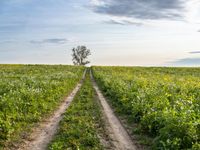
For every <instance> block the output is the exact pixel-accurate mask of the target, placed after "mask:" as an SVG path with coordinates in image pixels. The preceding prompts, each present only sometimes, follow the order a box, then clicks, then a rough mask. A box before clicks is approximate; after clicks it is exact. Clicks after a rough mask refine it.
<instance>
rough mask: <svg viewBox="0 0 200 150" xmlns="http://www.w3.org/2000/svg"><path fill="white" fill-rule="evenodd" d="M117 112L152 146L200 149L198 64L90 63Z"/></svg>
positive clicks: (199, 71)
mask: <svg viewBox="0 0 200 150" xmlns="http://www.w3.org/2000/svg"><path fill="white" fill-rule="evenodd" d="M92 70H93V73H94V76H95V79H96V80H97V82H98V84H99V85H100V87H101V89H102V90H103V92H104V94H105V95H106V96H108V97H109V99H110V102H111V104H112V105H113V107H114V108H115V110H116V112H117V114H123V115H125V116H126V117H128V119H129V120H132V121H133V122H135V123H137V124H138V127H137V129H133V130H134V132H138V133H144V134H147V135H148V136H150V137H152V138H153V149H191V148H192V149H200V92H199V91H200V68H142V67H93V68H92Z"/></svg>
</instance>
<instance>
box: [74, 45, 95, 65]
mask: <svg viewBox="0 0 200 150" xmlns="http://www.w3.org/2000/svg"><path fill="white" fill-rule="evenodd" d="M89 55H91V52H90V50H89V49H87V47H86V46H77V47H76V48H73V49H72V61H73V63H74V65H81V66H84V65H86V64H89V63H90V61H88V60H87V58H88V56H89Z"/></svg>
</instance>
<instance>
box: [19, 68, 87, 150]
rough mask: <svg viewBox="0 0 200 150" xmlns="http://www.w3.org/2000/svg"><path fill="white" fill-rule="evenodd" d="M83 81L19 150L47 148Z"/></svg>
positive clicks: (34, 130) (43, 149)
mask: <svg viewBox="0 0 200 150" xmlns="http://www.w3.org/2000/svg"><path fill="white" fill-rule="evenodd" d="M85 73H86V71H85V72H84V74H83V78H82V81H83V79H84V78H85ZM82 81H81V82H80V83H79V84H78V85H77V86H76V87H75V89H74V90H73V91H72V93H71V94H70V95H69V96H68V97H67V98H66V99H65V100H64V101H63V103H62V104H61V105H60V106H59V108H58V109H57V110H56V111H55V112H54V114H53V115H52V116H51V117H50V118H48V119H46V120H45V121H43V122H42V123H40V124H39V126H38V127H37V128H35V129H33V132H32V133H31V135H30V137H29V138H28V139H27V140H26V141H24V142H23V144H22V145H21V146H20V148H18V150H45V149H46V148H47V146H48V144H49V143H50V141H51V140H52V139H53V136H54V135H55V134H56V131H57V129H58V127H59V122H60V121H61V120H62V118H63V114H64V112H65V111H66V109H67V108H68V107H69V105H70V103H71V102H72V100H73V98H74V96H75V95H76V93H77V92H78V90H79V89H80V87H81V85H82Z"/></svg>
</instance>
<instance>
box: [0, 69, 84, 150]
mask: <svg viewBox="0 0 200 150" xmlns="http://www.w3.org/2000/svg"><path fill="white" fill-rule="evenodd" d="M83 71H84V67H74V66H66V65H0V76H1V78H0V110H1V111H0V149H6V148H7V149H17V147H18V146H19V145H20V143H21V141H23V139H27V138H28V135H29V133H30V132H31V130H32V128H33V127H34V126H36V125H37V123H39V122H40V121H42V120H43V119H44V118H47V117H49V116H51V114H52V112H53V111H54V110H55V109H56V108H57V106H59V105H60V103H61V102H62V101H63V99H64V97H65V96H66V95H68V94H69V93H70V92H71V91H72V90H73V88H74V87H75V86H76V84H77V83H78V82H79V81H80V79H81V77H82V74H83Z"/></svg>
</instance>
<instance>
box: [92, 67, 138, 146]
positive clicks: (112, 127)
mask: <svg viewBox="0 0 200 150" xmlns="http://www.w3.org/2000/svg"><path fill="white" fill-rule="evenodd" d="M90 76H91V80H92V84H93V87H94V89H95V91H96V93H97V96H98V99H99V101H100V104H101V106H102V109H103V114H104V117H105V119H106V120H105V122H106V124H105V125H106V128H107V130H108V134H109V136H110V138H111V141H112V143H113V145H114V146H115V148H114V149H116V150H137V147H136V146H135V145H134V143H133V141H132V139H131V137H130V136H129V134H128V133H127V131H126V130H125V129H124V127H123V125H122V124H121V122H120V121H119V119H118V118H117V117H116V116H115V114H114V112H113V110H112V109H111V107H110V106H109V104H108V103H107V101H106V99H105V97H104V96H103V94H102V92H101V91H100V89H99V87H98V86H97V84H96V82H95V80H94V78H93V75H92V73H91V71H90Z"/></svg>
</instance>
